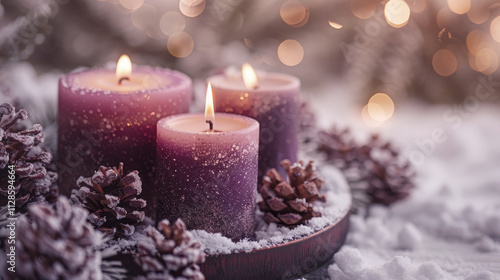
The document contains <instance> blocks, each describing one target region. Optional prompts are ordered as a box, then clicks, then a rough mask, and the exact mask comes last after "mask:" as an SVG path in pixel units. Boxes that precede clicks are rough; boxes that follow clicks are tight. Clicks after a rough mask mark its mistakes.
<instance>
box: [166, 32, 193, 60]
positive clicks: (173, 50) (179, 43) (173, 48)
mask: <svg viewBox="0 0 500 280" xmlns="http://www.w3.org/2000/svg"><path fill="white" fill-rule="evenodd" d="M193 48H194V41H193V38H192V37H191V35H189V34H188V33H186V32H178V33H174V34H172V35H171V36H170V37H169V38H168V41H167V49H168V52H169V53H170V54H171V55H173V56H175V57H178V58H183V57H186V56H188V55H190V54H191V52H192V51H193Z"/></svg>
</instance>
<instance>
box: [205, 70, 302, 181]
mask: <svg viewBox="0 0 500 280" xmlns="http://www.w3.org/2000/svg"><path fill="white" fill-rule="evenodd" d="M258 78H259V85H258V87H257V88H256V89H247V88H246V87H245V84H244V82H243V79H242V78H241V76H239V77H237V78H235V77H226V76H225V75H217V76H213V77H211V78H210V79H209V82H211V84H212V91H213V95H214V106H215V111H216V112H225V113H233V114H239V115H244V116H248V117H251V118H254V119H255V120H257V121H258V122H259V124H260V147H259V181H260V180H261V178H262V176H263V175H265V174H266V172H267V170H269V169H270V168H276V169H277V170H279V171H280V173H281V175H283V176H285V171H284V170H283V169H282V168H281V166H280V162H281V160H283V159H290V160H291V161H292V162H296V161H297V151H298V142H297V133H298V127H299V112H300V80H299V79H297V78H296V77H293V76H289V75H285V74H279V73H265V72H261V73H258Z"/></svg>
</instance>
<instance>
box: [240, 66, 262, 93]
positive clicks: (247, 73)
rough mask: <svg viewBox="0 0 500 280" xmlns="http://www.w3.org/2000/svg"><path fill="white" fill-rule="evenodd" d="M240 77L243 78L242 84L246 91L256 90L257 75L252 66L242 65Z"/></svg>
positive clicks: (257, 83)
mask: <svg viewBox="0 0 500 280" xmlns="http://www.w3.org/2000/svg"><path fill="white" fill-rule="evenodd" d="M241 75H242V76H243V82H244V83H245V86H246V87H247V88H248V89H256V88H257V87H258V86H259V81H258V80H257V74H256V73H255V70H254V69H253V67H252V65H250V64H248V63H244V64H243V66H242V67H241Z"/></svg>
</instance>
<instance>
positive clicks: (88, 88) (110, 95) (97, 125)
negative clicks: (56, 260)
mask: <svg viewBox="0 0 500 280" xmlns="http://www.w3.org/2000/svg"><path fill="white" fill-rule="evenodd" d="M122 57H123V56H122ZM190 102H191V79H190V78H189V77H187V76H186V75H184V74H182V73H179V72H176V71H172V70H169V69H163V68H150V67H134V70H133V72H132V65H131V63H130V59H128V57H126V58H120V61H119V63H118V66H117V70H116V73H115V71H114V70H110V69H91V70H85V71H80V72H74V73H71V74H68V75H65V76H63V77H61V79H60V80H59V115H58V124H59V144H58V163H57V164H58V169H59V178H60V182H59V187H60V189H61V192H62V193H63V194H66V195H69V194H70V193H71V189H73V188H75V187H76V180H77V179H78V177H80V176H84V177H86V176H91V175H92V174H93V172H94V171H95V170H97V169H98V168H99V166H100V165H105V166H118V164H119V163H120V162H123V163H124V166H125V168H126V169H127V170H129V171H131V170H138V171H139V175H140V176H141V178H142V180H143V191H142V194H141V196H142V197H143V198H144V199H146V201H147V203H148V208H147V211H146V213H147V214H148V215H152V216H154V215H155V213H154V211H155V210H154V209H155V208H154V207H155V203H156V199H155V198H156V197H155V184H154V178H155V177H154V167H155V158H156V123H157V122H158V120H159V119H160V118H163V117H165V116H169V115H174V114H179V113H186V112H188V111H189V105H190Z"/></svg>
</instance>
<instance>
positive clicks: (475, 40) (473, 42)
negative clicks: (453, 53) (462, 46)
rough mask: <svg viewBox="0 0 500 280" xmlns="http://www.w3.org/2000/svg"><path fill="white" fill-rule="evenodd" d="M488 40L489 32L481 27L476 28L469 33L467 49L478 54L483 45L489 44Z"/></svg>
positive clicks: (466, 41)
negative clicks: (480, 28)
mask: <svg viewBox="0 0 500 280" xmlns="http://www.w3.org/2000/svg"><path fill="white" fill-rule="evenodd" d="M487 40H488V34H486V33H485V32H483V31H481V30H479V29H474V30H472V31H471V32H469V34H467V38H466V39H465V43H466V45H467V50H469V52H470V53H471V54H473V55H476V54H477V52H478V51H479V50H480V49H481V48H482V47H484V46H485V45H487Z"/></svg>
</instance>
